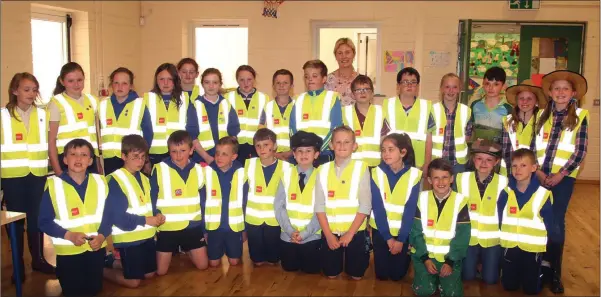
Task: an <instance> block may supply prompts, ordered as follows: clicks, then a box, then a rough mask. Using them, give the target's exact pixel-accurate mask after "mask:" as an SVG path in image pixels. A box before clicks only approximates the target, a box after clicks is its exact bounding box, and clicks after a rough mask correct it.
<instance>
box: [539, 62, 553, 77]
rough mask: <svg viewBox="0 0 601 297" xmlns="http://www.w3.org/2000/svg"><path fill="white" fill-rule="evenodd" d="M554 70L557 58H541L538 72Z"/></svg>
mask: <svg viewBox="0 0 601 297" xmlns="http://www.w3.org/2000/svg"><path fill="white" fill-rule="evenodd" d="M553 71H555V58H540V64H539V68H538V73H539V74H547V73H549V72H553Z"/></svg>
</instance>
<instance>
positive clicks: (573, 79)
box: [536, 70, 589, 293]
mask: <svg viewBox="0 0 601 297" xmlns="http://www.w3.org/2000/svg"><path fill="white" fill-rule="evenodd" d="M542 89H543V91H544V92H545V94H546V95H547V96H550V97H551V99H552V101H551V102H550V103H549V104H547V106H546V107H545V109H544V110H543V111H542V112H540V113H539V115H540V116H539V119H538V124H537V126H536V131H537V135H536V153H537V158H538V164H539V169H538V170H537V173H536V174H537V177H538V178H539V180H540V182H541V184H542V185H543V186H544V187H546V188H548V189H550V190H551V192H552V193H553V199H554V200H553V216H554V224H555V226H554V227H555V229H556V230H557V231H558V233H559V235H558V239H557V241H556V242H549V243H548V244H547V253H546V254H545V260H546V261H548V262H546V263H545V261H543V266H546V267H549V266H550V270H549V269H547V270H546V272H547V273H546V274H547V275H549V274H550V273H549V272H552V275H551V291H552V292H553V293H563V291H564V290H563V284H562V283H561V262H562V255H563V246H564V241H565V214H566V211H567V209H568V203H569V202H570V198H571V196H572V192H573V191H574V181H575V180H576V176H577V175H578V171H579V169H580V164H581V163H582V161H583V160H584V157H585V156H586V151H587V142H588V135H587V128H588V122H589V116H588V114H589V113H588V110H586V109H581V108H579V107H578V103H579V102H580V100H582V97H583V96H584V95H585V94H586V91H587V82H586V79H585V78H584V77H583V76H582V75H580V74H578V73H576V72H572V71H568V70H558V71H553V72H551V73H549V74H547V75H545V76H544V77H543V81H542Z"/></svg>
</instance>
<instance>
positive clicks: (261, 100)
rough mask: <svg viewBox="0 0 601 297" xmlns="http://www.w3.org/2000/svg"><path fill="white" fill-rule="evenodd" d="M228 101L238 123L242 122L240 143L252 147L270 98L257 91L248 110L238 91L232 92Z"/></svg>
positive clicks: (228, 96)
mask: <svg viewBox="0 0 601 297" xmlns="http://www.w3.org/2000/svg"><path fill="white" fill-rule="evenodd" d="M227 100H228V101H229V102H230V104H231V105H232V107H233V108H234V109H235V110H236V114H237V115H238V121H240V134H238V142H239V143H240V144H243V143H247V144H251V145H252V144H253V137H254V136H255V132H257V130H258V129H259V118H260V117H261V113H262V112H263V108H265V104H266V103H267V102H269V100H270V99H269V96H267V95H266V94H264V93H261V92H259V91H256V92H255V93H254V94H253V96H252V98H251V99H250V104H248V109H247V108H246V104H244V100H243V99H242V96H240V94H238V91H235V90H234V91H231V92H230V93H229V94H228V95H227Z"/></svg>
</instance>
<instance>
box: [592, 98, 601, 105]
mask: <svg viewBox="0 0 601 297" xmlns="http://www.w3.org/2000/svg"><path fill="white" fill-rule="evenodd" d="M599 105H601V100H600V99H595V100H593V106H599Z"/></svg>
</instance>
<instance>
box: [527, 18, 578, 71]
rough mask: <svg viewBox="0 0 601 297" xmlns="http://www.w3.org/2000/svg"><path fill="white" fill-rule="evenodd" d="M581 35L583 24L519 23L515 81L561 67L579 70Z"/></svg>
mask: <svg viewBox="0 0 601 297" xmlns="http://www.w3.org/2000/svg"><path fill="white" fill-rule="evenodd" d="M583 36H584V24H583V25H576V26H575V25H565V26H562V25H541V26H536V25H523V26H521V28H520V59H519V71H518V82H522V81H524V80H526V79H529V78H532V76H533V75H534V76H537V74H538V76H539V77H540V76H541V75H544V74H547V73H549V72H551V71H554V70H560V69H567V70H571V71H575V72H581V70H582V69H581V66H582V46H583V43H582V39H583ZM535 81H536V80H535Z"/></svg>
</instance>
